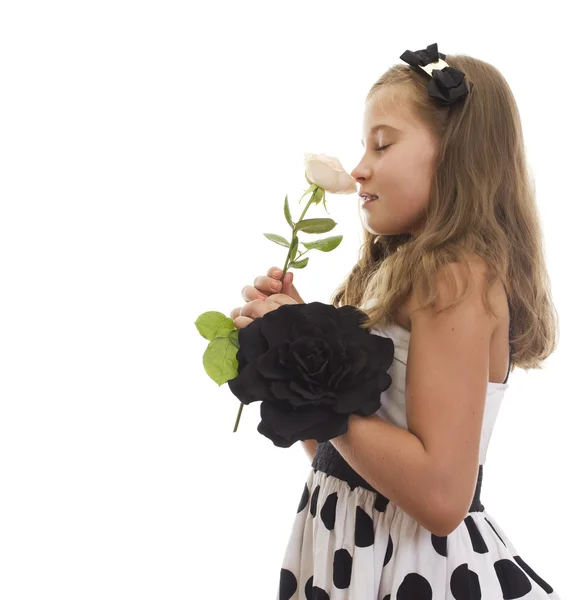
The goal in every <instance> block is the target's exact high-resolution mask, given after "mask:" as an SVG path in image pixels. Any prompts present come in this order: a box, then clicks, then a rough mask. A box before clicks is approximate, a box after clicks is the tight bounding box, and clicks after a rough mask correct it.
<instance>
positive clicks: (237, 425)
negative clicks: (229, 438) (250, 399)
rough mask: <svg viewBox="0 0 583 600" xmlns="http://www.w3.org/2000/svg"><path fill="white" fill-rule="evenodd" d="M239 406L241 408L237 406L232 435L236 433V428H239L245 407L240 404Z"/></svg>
mask: <svg viewBox="0 0 583 600" xmlns="http://www.w3.org/2000/svg"><path fill="white" fill-rule="evenodd" d="M240 404H241V406H239V412H238V413H237V420H236V421H235V429H233V433H235V432H236V431H237V427H239V419H240V418H241V413H242V412H243V406H245V405H244V404H243V403H242V402H241V403H240Z"/></svg>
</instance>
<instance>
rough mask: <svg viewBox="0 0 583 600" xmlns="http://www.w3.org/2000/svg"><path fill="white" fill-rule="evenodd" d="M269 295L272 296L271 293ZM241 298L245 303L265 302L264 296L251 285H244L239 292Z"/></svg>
mask: <svg viewBox="0 0 583 600" xmlns="http://www.w3.org/2000/svg"><path fill="white" fill-rule="evenodd" d="M269 293H270V294H273V291H270V292H269ZM241 296H243V300H245V301H246V302H251V300H265V298H266V294H264V293H261V290H259V289H257V288H256V287H253V286H252V285H246V286H245V287H244V288H243V289H242V290H241Z"/></svg>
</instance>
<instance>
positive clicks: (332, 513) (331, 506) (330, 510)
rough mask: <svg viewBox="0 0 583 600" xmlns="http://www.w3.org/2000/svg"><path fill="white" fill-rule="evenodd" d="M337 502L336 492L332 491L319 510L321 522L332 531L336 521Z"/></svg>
mask: <svg viewBox="0 0 583 600" xmlns="http://www.w3.org/2000/svg"><path fill="white" fill-rule="evenodd" d="M337 503H338V493H337V492H334V493H332V494H330V495H329V496H328V498H326V502H324V506H322V510H321V511H320V517H321V518H322V522H323V523H324V525H325V526H326V529H328V530H330V531H332V530H333V529H334V523H336V504H337Z"/></svg>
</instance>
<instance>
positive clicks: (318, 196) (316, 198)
mask: <svg viewBox="0 0 583 600" xmlns="http://www.w3.org/2000/svg"><path fill="white" fill-rule="evenodd" d="M325 193H326V192H325V190H324V188H321V187H319V188H318V189H317V190H316V191H315V193H314V201H313V204H320V202H321V201H322V199H323V198H324V195H325Z"/></svg>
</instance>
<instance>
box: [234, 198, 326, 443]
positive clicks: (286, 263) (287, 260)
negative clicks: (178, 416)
mask: <svg viewBox="0 0 583 600" xmlns="http://www.w3.org/2000/svg"><path fill="white" fill-rule="evenodd" d="M317 191H318V188H317V187H316V189H314V191H313V192H312V196H311V197H310V199H309V201H308V203H307V204H306V207H305V208H304V211H303V212H302V215H301V217H300V218H299V219H298V220H299V221H301V220H302V219H303V218H304V215H305V214H306V212H307V211H308V208H309V207H310V204H312V201H313V200H314V196H315V195H316V192H317ZM295 235H296V230H295V227H294V229H293V232H292V244H293V239H294V237H295ZM308 252H309V250H306V251H305V252H302V253H301V254H299V255H298V256H297V257H296V260H297V259H298V258H300V256H303V255H304V254H307V253H308ZM290 256H291V247H290V249H289V250H288V253H287V257H286V259H285V265H284V267H283V273H282V275H281V282H282V283H283V278H284V277H285V274H286V273H287V269H288V266H289V263H290ZM240 404H241V405H240V406H239V412H238V413H237V420H236V421H235V428H234V429H233V433H235V432H236V431H237V427H238V426H239V420H240V419H241V413H242V412H243V406H244V404H243V403H242V402H241V403H240Z"/></svg>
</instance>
